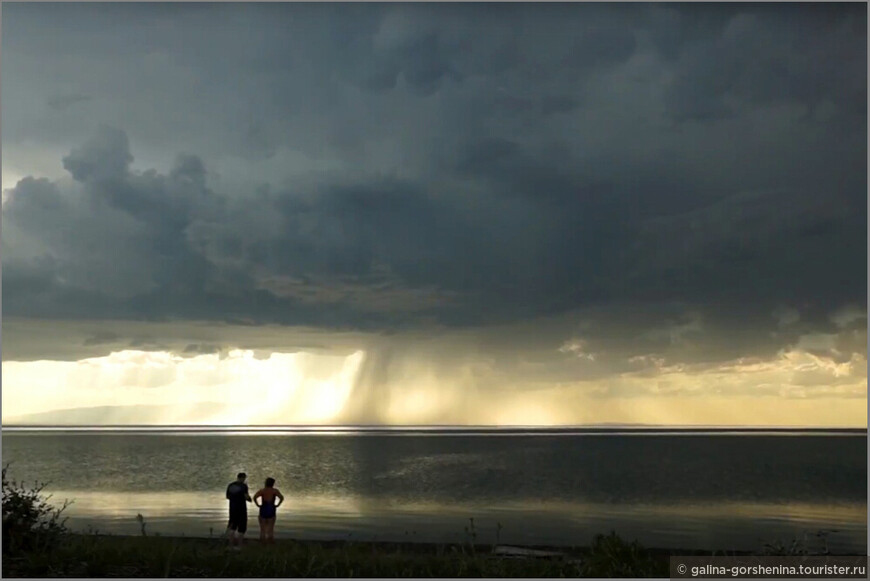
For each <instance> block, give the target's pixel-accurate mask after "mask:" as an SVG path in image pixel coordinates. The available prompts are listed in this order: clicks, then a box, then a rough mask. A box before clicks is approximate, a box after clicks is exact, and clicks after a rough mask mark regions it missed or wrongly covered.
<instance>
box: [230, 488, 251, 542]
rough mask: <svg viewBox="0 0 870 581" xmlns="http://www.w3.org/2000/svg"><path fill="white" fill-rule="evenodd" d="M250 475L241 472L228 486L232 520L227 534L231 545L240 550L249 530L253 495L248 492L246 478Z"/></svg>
mask: <svg viewBox="0 0 870 581" xmlns="http://www.w3.org/2000/svg"><path fill="white" fill-rule="evenodd" d="M247 478H248V475H247V474H245V473H244V472H239V474H238V476H237V477H236V481H235V482H230V484H229V486H227V500H229V501H230V520H229V522H228V523H227V536H228V537H229V539H230V546H232V547H233V548H234V549H235V550H237V551H239V550H241V548H242V539H243V538H244V536H245V532H246V531H247V530H248V505H247V504H246V503H248V502H251V495H250V494H248V485H247V484H245V480H246V479H247Z"/></svg>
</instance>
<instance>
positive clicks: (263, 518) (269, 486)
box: [227, 472, 284, 550]
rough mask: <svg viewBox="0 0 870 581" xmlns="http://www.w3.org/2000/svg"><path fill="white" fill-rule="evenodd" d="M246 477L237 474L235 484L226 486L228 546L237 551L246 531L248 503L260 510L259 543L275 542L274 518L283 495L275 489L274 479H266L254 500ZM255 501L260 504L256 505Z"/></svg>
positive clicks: (242, 473) (242, 474)
mask: <svg viewBox="0 0 870 581" xmlns="http://www.w3.org/2000/svg"><path fill="white" fill-rule="evenodd" d="M247 479H248V475H247V474H245V473H244V472H239V475H238V476H237V477H236V481H235V482H231V483H230V484H229V486H227V500H229V501H230V520H229V522H228V523H227V537H229V539H230V546H232V547H233V548H234V549H236V550H239V549H241V546H242V539H243V538H244V536H245V532H247V530H248V505H247V503H248V502H253V503H254V504H256V505H257V507H258V508H259V509H260V515H259V521H260V541H261V542H262V543H274V542H275V518H276V516H277V512H276V509H277V508H278V507H279V506H281V504H282V503H283V502H284V495H283V494H281V491H280V490H278V489H277V488H275V479H274V478H267V479H266V485H265V486H264V487H263V488H261V489H260V490H258V491H257V493H256V494H255V495H254V498H251V495H250V494H249V493H248V485H247V484H245V480H247ZM257 500H259V501H260V502H259V503H258V502H257ZM276 500H277V502H276Z"/></svg>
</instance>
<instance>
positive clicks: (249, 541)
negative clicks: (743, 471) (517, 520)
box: [70, 529, 866, 557]
mask: <svg viewBox="0 0 870 581" xmlns="http://www.w3.org/2000/svg"><path fill="white" fill-rule="evenodd" d="M249 533H250V529H249ZM70 535H71V536H75V537H98V538H112V539H128V540H132V539H161V540H162V541H171V542H188V543H199V544H209V543H211V544H215V543H227V538H226V536H225V535H222V534H221V535H214V536H211V537H206V536H188V535H162V534H159V533H158V534H154V533H150V534H148V535H144V536H143V535H133V534H115V533H87V532H71V533H70ZM630 542H631V541H630ZM244 544H245V546H246V547H249V546H260V540H259V537H258V536H257V534H256V533H255V534H246V535H245V537H244ZM275 546H302V547H319V548H323V549H341V548H344V547H374V548H376V549H383V550H385V551H387V552H397V551H400V552H405V553H412V554H421V555H425V554H438V553H440V552H443V551H444V550H445V549H446V550H450V549H463V550H466V551H470V550H471V549H472V547H473V549H474V552H476V553H478V554H481V555H485V554H491V553H493V552H494V551H495V549H497V548H511V549H518V550H519V551H525V550H527V551H535V552H546V553H554V554H553V555H550V556H556V555H555V554H556V553H558V554H561V555H565V556H577V555H582V554H583V553H584V552H587V551H589V550H590V549H591V548H592V545H591V544H589V543H588V542H586V543H584V544H577V545H551V544H542V545H538V544H509V543H498V544H495V543H474V544H473V545H472V544H471V543H460V542H444V543H438V542H430V541H385V540H363V539H328V540H319V539H300V538H290V537H276V538H275ZM643 550H644V551H646V552H648V553H649V554H650V555H653V556H659V557H661V556H666V557H670V556H723V555H732V556H739V557H742V556H751V555H757V554H759V553H758V551H751V550H746V549H685V548H679V547H646V546H644V547H643ZM865 553H866V551H865ZM829 555H830V556H854V555H853V554H852V553H842V554H840V553H829ZM859 555H863V554H859ZM529 556H533V555H529ZM538 556H540V557H544V556H545V555H538Z"/></svg>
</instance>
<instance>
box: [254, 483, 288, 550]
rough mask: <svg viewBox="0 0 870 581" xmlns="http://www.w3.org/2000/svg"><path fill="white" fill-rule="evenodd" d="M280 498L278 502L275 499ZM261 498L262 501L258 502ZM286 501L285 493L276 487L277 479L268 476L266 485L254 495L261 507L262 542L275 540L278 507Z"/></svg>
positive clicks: (255, 502) (255, 500)
mask: <svg viewBox="0 0 870 581" xmlns="http://www.w3.org/2000/svg"><path fill="white" fill-rule="evenodd" d="M276 498H277V499H278V502H277V504H276V503H275V499H276ZM257 499H260V502H257ZM283 502H284V495H283V494H281V491H280V490H278V489H277V488H275V479H274V478H267V479H266V486H265V487H264V488H261V489H260V490H258V491H257V494H255V495H254V504H256V505H257V506H258V507H260V518H259V520H260V541H261V542H262V543H264V544H265V543H274V542H275V517H276V514H277V511H276V509H277V508H278V507H279V506H281V504H282V503H283Z"/></svg>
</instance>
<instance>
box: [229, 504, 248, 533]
mask: <svg viewBox="0 0 870 581" xmlns="http://www.w3.org/2000/svg"><path fill="white" fill-rule="evenodd" d="M227 528H229V529H230V530H231V531H238V532H239V534H242V535H243V534H245V532H246V531H247V530H248V507H246V506H242V507H234V506H231V507H230V522H228V523H227Z"/></svg>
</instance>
